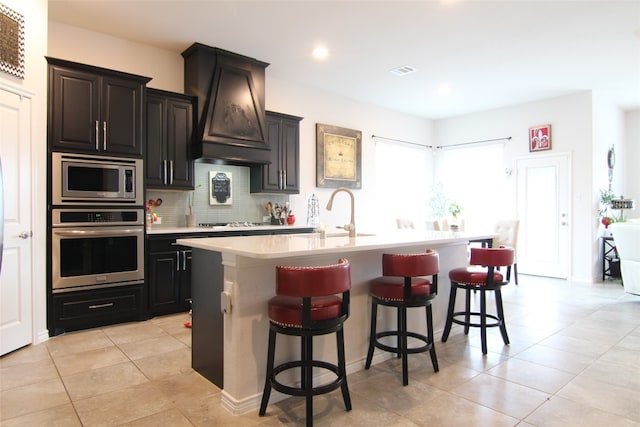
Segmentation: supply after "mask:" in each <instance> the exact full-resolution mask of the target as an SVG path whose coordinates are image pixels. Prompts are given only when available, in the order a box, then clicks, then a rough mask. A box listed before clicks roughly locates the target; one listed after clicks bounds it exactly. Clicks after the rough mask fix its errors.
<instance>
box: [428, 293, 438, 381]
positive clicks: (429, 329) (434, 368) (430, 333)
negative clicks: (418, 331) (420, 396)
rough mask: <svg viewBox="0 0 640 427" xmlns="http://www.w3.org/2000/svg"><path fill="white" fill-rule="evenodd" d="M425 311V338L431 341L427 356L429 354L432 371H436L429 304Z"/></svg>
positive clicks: (436, 359) (431, 315)
mask: <svg viewBox="0 0 640 427" xmlns="http://www.w3.org/2000/svg"><path fill="white" fill-rule="evenodd" d="M426 311H427V338H428V340H429V342H430V343H431V349H430V350H429V356H431V364H432V365H433V371H434V372H438V371H439V370H440V368H439V367H438V357H437V355H436V346H435V345H433V342H434V341H433V311H432V310H431V304H429V305H428V306H427V308H426Z"/></svg>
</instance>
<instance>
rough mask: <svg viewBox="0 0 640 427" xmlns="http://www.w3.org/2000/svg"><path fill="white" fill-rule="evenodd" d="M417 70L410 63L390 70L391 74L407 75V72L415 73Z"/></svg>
mask: <svg viewBox="0 0 640 427" xmlns="http://www.w3.org/2000/svg"><path fill="white" fill-rule="evenodd" d="M416 71H418V70H416V69H415V68H413V67H412V66H410V65H403V66H402V67H397V68H392V69H391V70H389V72H390V73H391V74H395V75H396V76H405V75H407V74H411V73H415V72H416Z"/></svg>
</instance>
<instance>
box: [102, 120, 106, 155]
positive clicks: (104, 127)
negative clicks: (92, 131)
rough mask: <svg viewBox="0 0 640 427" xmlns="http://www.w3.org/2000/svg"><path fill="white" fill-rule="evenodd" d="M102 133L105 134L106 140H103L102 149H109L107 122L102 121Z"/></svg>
mask: <svg viewBox="0 0 640 427" xmlns="http://www.w3.org/2000/svg"><path fill="white" fill-rule="evenodd" d="M102 135H103V136H104V141H102V149H103V150H104V151H107V122H106V121H104V122H102Z"/></svg>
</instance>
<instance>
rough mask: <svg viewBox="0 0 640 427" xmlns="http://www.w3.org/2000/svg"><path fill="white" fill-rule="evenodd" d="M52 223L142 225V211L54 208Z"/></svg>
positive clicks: (57, 224) (65, 224)
mask: <svg viewBox="0 0 640 427" xmlns="http://www.w3.org/2000/svg"><path fill="white" fill-rule="evenodd" d="M52 213H53V216H52V225H53V226H54V227H64V226H76V225H82V226H93V225H142V224H143V223H144V211H143V210H142V209H125V210H122V209H113V210H110V209H100V210H96V209H54V210H53V212H52Z"/></svg>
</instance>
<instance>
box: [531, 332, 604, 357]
mask: <svg viewBox="0 0 640 427" xmlns="http://www.w3.org/2000/svg"><path fill="white" fill-rule="evenodd" d="M540 345H544V346H547V347H551V348H555V349H556V350H563V351H567V352H570V353H579V354H582V355H585V356H589V357H593V358H596V357H600V356H602V355H603V354H604V353H606V352H607V351H608V350H609V349H610V348H611V347H612V345H604V344H602V345H594V343H593V342H591V341H589V340H586V339H582V338H576V337H572V336H567V335H560V334H556V335H553V336H551V337H549V338H547V339H545V340H543V341H541V342H540Z"/></svg>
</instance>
